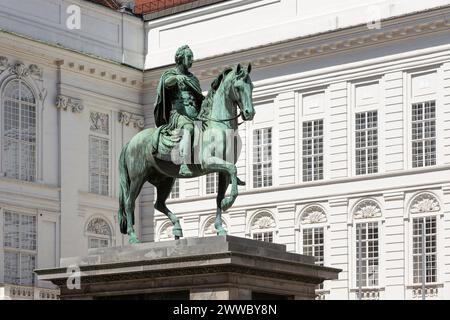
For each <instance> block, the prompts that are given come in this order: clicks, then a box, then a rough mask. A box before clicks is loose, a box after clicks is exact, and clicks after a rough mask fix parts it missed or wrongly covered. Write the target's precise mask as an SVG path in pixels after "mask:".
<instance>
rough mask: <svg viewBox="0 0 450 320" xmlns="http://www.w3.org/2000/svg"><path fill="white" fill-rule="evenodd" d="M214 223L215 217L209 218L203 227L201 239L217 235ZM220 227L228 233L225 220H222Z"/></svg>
mask: <svg viewBox="0 0 450 320" xmlns="http://www.w3.org/2000/svg"><path fill="white" fill-rule="evenodd" d="M215 221H216V217H215V216H214V217H210V218H209V219H208V220H207V221H206V223H205V225H204V227H203V237H213V236H216V235H217V230H216V227H215V226H214V222H215ZM222 227H223V228H224V229H225V230H227V231H228V225H227V223H226V222H225V220H223V219H222Z"/></svg>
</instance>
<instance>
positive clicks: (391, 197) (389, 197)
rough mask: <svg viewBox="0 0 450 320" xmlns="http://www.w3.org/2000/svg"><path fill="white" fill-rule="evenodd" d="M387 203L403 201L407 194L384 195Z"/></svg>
mask: <svg viewBox="0 0 450 320" xmlns="http://www.w3.org/2000/svg"><path fill="white" fill-rule="evenodd" d="M383 197H384V200H385V201H395V200H403V199H404V197H405V193H404V192H402V191H400V192H388V193H384V194H383Z"/></svg>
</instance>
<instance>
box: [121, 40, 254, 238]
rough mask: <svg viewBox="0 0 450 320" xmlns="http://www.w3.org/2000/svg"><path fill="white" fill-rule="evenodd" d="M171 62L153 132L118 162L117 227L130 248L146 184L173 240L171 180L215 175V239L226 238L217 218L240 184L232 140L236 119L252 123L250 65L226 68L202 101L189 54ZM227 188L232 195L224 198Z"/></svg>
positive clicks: (177, 232)
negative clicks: (153, 189) (169, 201)
mask: <svg viewBox="0 0 450 320" xmlns="http://www.w3.org/2000/svg"><path fill="white" fill-rule="evenodd" d="M175 62H176V64H177V66H176V67H175V68H172V69H169V70H167V71H166V72H164V73H163V74H162V76H161V78H160V81H159V84H158V88H157V99H156V103H155V110H154V115H155V123H156V125H157V128H150V129H146V130H143V131H141V132H139V133H138V134H137V135H135V136H134V137H133V138H132V139H131V140H130V142H129V143H127V144H126V145H125V146H124V147H123V149H122V152H121V154H120V158H119V180H120V193H119V202H120V206H119V224H120V230H121V232H122V233H124V234H128V236H129V242H130V243H136V242H139V241H138V239H137V236H136V233H135V230H134V207H135V200H136V198H137V196H138V195H139V193H140V191H141V188H142V186H143V184H144V183H145V182H146V181H147V182H149V183H151V184H153V185H154V186H155V187H156V190H157V198H156V202H155V209H157V210H159V211H161V212H163V213H164V214H166V215H167V217H168V218H169V219H170V221H171V222H172V224H173V235H174V236H175V238H176V239H178V238H179V237H182V236H183V232H182V228H181V225H180V222H179V219H178V218H177V216H176V215H175V214H174V213H173V212H171V211H170V210H169V208H167V206H166V200H167V198H168V196H169V194H170V192H171V190H172V186H173V184H174V182H175V179H177V178H191V177H198V176H201V175H205V174H208V173H212V172H218V173H219V185H218V193H217V199H216V203H217V210H216V220H215V224H214V226H215V228H216V230H217V234H218V235H224V234H226V230H225V229H224V228H223V226H222V219H221V214H222V212H223V211H226V210H228V209H229V208H230V207H231V206H232V205H233V203H234V201H235V200H236V197H237V195H238V188H237V186H238V184H242V182H241V181H240V180H239V179H238V178H237V169H236V166H235V163H236V161H237V159H238V155H239V151H240V148H239V147H238V145H237V144H235V141H239V139H238V135H237V130H238V125H239V124H238V120H239V118H242V119H243V120H244V121H250V120H252V119H253V117H254V115H255V110H254V108H253V102H252V90H253V84H252V82H251V79H250V75H249V74H250V71H251V66H250V65H249V66H248V67H247V68H243V67H242V66H241V65H240V64H238V65H236V66H235V67H232V68H231V67H230V68H226V69H225V70H224V71H223V72H222V73H220V75H219V76H218V77H217V78H216V79H215V80H214V81H213V82H212V84H211V89H210V91H209V93H208V95H207V96H206V97H203V95H202V91H201V88H200V83H199V81H198V79H197V77H195V75H193V74H192V73H190V72H189V68H190V67H191V66H192V62H193V53H192V51H191V49H190V48H189V47H188V46H182V47H180V48H179V49H178V50H177V52H176V54H175ZM230 184H231V191H230V195H229V196H227V197H225V192H226V191H227V188H228V186H229V185H230Z"/></svg>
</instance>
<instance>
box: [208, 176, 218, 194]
mask: <svg viewBox="0 0 450 320" xmlns="http://www.w3.org/2000/svg"><path fill="white" fill-rule="evenodd" d="M218 187H219V174H218V173H217V172H214V173H210V174H207V175H206V194H212V193H217V191H218V189H219V188H218Z"/></svg>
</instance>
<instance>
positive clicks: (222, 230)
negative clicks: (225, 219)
mask: <svg viewBox="0 0 450 320" xmlns="http://www.w3.org/2000/svg"><path fill="white" fill-rule="evenodd" d="M217 235H218V236H226V235H227V230H225V229H220V230H217Z"/></svg>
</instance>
